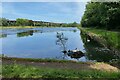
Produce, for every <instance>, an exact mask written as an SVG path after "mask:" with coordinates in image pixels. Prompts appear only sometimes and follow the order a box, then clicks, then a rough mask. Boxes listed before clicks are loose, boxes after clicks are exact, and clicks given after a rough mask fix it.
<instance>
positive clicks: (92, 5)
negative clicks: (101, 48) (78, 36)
mask: <svg viewBox="0 0 120 80" xmlns="http://www.w3.org/2000/svg"><path fill="white" fill-rule="evenodd" d="M119 19H120V2H109V3H108V2H89V3H88V4H87V5H86V10H85V13H84V15H83V17H82V20H81V25H82V27H98V28H106V29H120V23H119Z"/></svg>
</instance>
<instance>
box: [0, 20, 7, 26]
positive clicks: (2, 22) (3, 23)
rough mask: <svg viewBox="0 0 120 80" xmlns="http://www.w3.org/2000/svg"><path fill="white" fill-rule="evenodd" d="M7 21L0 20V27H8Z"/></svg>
mask: <svg viewBox="0 0 120 80" xmlns="http://www.w3.org/2000/svg"><path fill="white" fill-rule="evenodd" d="M8 21H9V20H8V19H6V18H0V26H8Z"/></svg>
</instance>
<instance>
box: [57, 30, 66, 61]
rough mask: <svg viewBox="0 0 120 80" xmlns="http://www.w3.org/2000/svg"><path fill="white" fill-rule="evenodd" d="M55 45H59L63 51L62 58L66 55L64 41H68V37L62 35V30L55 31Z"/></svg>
mask: <svg viewBox="0 0 120 80" xmlns="http://www.w3.org/2000/svg"><path fill="white" fill-rule="evenodd" d="M56 38H57V40H56V45H59V46H60V47H61V48H62V50H61V51H62V52H63V53H64V56H63V59H65V57H66V56H67V54H66V53H67V46H66V42H67V41H68V38H67V37H65V36H64V34H63V32H61V33H60V32H57V33H56Z"/></svg>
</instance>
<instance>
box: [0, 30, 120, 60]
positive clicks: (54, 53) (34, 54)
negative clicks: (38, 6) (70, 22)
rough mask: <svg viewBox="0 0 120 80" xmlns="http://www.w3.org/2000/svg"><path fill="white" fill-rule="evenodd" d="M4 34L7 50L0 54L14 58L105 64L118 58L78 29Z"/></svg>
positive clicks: (16, 31) (10, 31)
mask: <svg viewBox="0 0 120 80" xmlns="http://www.w3.org/2000/svg"><path fill="white" fill-rule="evenodd" d="M2 33H3V34H2V35H0V36H1V38H0V40H1V39H2V38H3V39H2V46H3V47H2V49H3V50H0V51H2V53H3V54H5V55H7V56H10V57H21V58H55V59H67V60H79V61H88V60H96V61H105V62H109V61H110V60H111V59H116V55H113V54H112V53H111V51H110V50H109V49H107V48H105V47H103V46H102V45H100V44H99V43H97V42H95V41H93V40H92V39H91V38H90V37H89V36H87V35H86V34H84V33H82V32H81V33H80V31H79V29H77V28H31V29H6V30H3V31H2ZM31 36H32V37H31ZM20 37H24V38H20ZM118 37H120V35H118ZM118 39H120V38H118ZM118 41H120V40H118ZM119 44H120V42H118V45H119ZM23 45H24V46H23ZM58 46H59V47H58ZM118 47H119V46H118ZM76 48H77V49H76ZM84 49H85V50H84ZM61 56H62V57H61Z"/></svg>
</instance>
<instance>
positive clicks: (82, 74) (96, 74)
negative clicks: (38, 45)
mask: <svg viewBox="0 0 120 80" xmlns="http://www.w3.org/2000/svg"><path fill="white" fill-rule="evenodd" d="M2 72H3V73H2V76H3V78H116V79H119V78H120V76H119V75H120V72H107V71H99V70H71V69H54V68H43V67H39V68H38V67H33V66H23V65H18V64H12V65H2Z"/></svg>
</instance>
